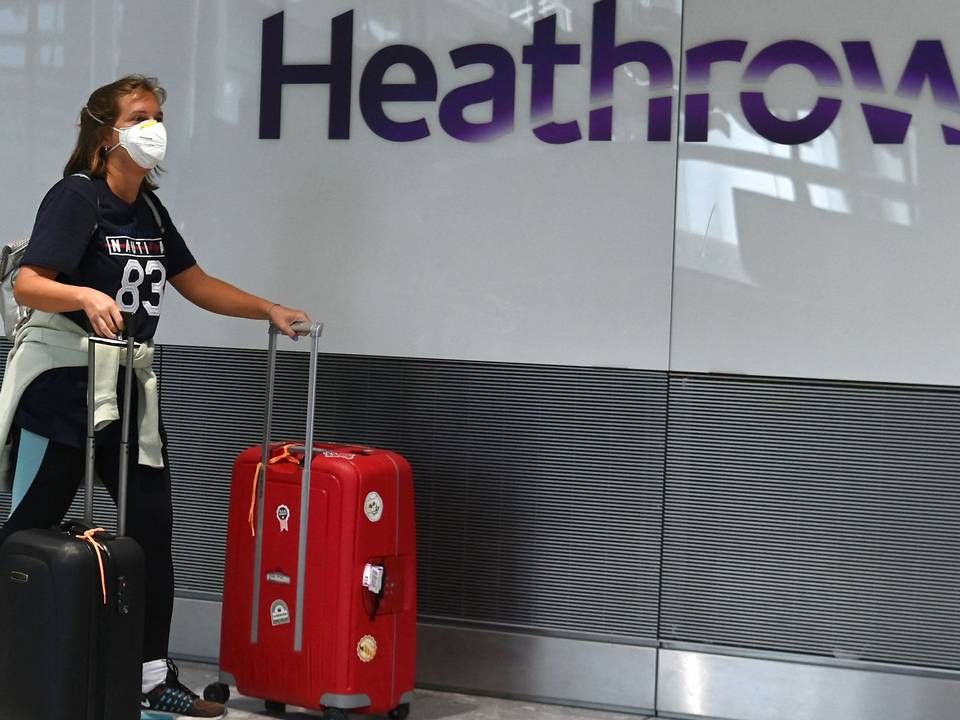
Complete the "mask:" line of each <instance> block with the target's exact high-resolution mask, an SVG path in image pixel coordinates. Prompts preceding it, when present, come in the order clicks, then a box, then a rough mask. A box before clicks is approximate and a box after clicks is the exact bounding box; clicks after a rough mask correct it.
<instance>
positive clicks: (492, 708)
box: [179, 663, 642, 720]
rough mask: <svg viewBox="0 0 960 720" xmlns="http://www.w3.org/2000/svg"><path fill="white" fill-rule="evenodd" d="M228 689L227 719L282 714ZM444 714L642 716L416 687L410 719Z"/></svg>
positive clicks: (609, 719) (555, 718)
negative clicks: (230, 694)
mask: <svg viewBox="0 0 960 720" xmlns="http://www.w3.org/2000/svg"><path fill="white" fill-rule="evenodd" d="M179 665H180V678H181V680H183V681H184V683H185V684H186V685H187V686H188V687H190V688H192V689H193V690H195V691H196V692H203V688H204V687H205V686H206V685H207V683H210V682H213V681H214V680H215V679H216V677H217V673H216V669H215V668H213V667H210V666H208V665H197V664H194V663H179ZM231 692H232V693H233V695H232V698H231V700H230V703H229V705H228V707H229V708H230V712H229V713H228V714H227V717H228V718H229V719H230V720H251V719H255V718H277V717H281V716H277V715H269V714H267V713H266V712H265V711H264V709H263V702H261V701H260V700H254V699H253V698H245V697H237V695H236V688H233V690H232V691H231ZM288 710H289V712H288V713H287V714H286V715H284V716H282V717H286V718H317V717H319V715H320V714H319V713H317V712H310V711H306V710H301V709H299V708H289V709H288ZM444 718H457V720H577V719H579V718H583V719H584V720H642V718H640V717H639V716H637V715H621V714H618V713H608V712H599V711H594V710H580V709H577V708H566V707H558V706H556V705H538V704H536V703H530V702H519V701H514V700H498V699H494V698H485V697H474V696H471V695H457V694H454V693H441V692H433V691H430V690H418V691H417V693H416V696H415V697H414V701H413V703H412V704H411V710H410V720H443V719H444Z"/></svg>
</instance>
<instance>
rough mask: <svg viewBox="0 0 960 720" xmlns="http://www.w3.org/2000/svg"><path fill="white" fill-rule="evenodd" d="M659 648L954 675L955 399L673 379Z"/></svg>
mask: <svg viewBox="0 0 960 720" xmlns="http://www.w3.org/2000/svg"><path fill="white" fill-rule="evenodd" d="M669 438H670V440H669V450H668V460H667V481H666V491H665V513H666V518H665V532H664V566H663V569H664V575H663V608H662V624H661V629H660V636H661V637H662V638H664V639H671V640H680V641H691V642H698V643H715V644H719V645H728V646H741V647H751V648H760V649H769V650H785V651H792V652H801V653H808V654H814V655H824V656H835V657H841V658H850V659H864V660H877V661H887V662H897V663H906V664H916V665H928V666H936V667H942V668H960V470H958V468H960V389H958V388H947V389H944V388H923V387H902V386H887V385H866V384H863V385H860V384H850V383H834V382H825V381H824V382H819V381H786V380H769V379H759V378H757V379H750V378H742V377H739V378H738V377H715V376H714V377H710V376H683V377H681V376H675V377H672V378H671V381H670V413H669Z"/></svg>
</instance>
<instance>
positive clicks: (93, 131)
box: [63, 75, 167, 190]
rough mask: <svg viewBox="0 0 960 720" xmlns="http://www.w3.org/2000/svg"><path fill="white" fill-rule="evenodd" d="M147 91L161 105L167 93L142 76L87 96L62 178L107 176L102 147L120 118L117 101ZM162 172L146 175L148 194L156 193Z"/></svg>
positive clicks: (118, 82)
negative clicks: (84, 175) (77, 131)
mask: <svg viewBox="0 0 960 720" xmlns="http://www.w3.org/2000/svg"><path fill="white" fill-rule="evenodd" d="M143 91H149V92H152V93H153V94H154V95H156V96H157V102H159V103H160V104H161V105H162V104H163V102H164V100H166V99H167V91H166V90H164V89H163V88H162V87H160V85H158V84H157V79H156V78H152V77H145V76H143V75H127V76H126V77H122V78H120V79H119V80H117V81H115V82H112V83H110V84H109V85H104V86H103V87H99V88H97V89H96V90H94V91H93V92H92V93H90V99H89V100H87V104H86V106H85V107H84V108H82V109H81V110H80V124H79V128H80V131H79V133H78V134H77V145H76V147H75V148H74V149H73V154H71V155H70V159H69V160H68V161H67V166H66V167H65V168H64V169H63V176H64V177H67V176H68V175H73V174H74V173H85V174H87V175H91V176H96V177H103V176H105V175H106V173H107V156H106V153H105V152H104V151H103V143H104V142H105V141H106V139H107V138H108V137H109V135H110V133H111V131H112V130H113V127H114V126H115V125H116V124H117V117H118V116H119V115H120V98H122V97H123V96H125V95H129V94H131V93H135V92H143ZM161 172H163V170H162V169H161V168H160V167H159V166H158V167H157V168H155V169H154V170H151V171H150V172H149V173H147V176H146V177H145V178H144V179H143V186H144V187H145V188H147V189H149V190H156V189H157V174H158V173H161Z"/></svg>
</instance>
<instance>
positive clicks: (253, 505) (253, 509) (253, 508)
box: [247, 443, 300, 537]
mask: <svg viewBox="0 0 960 720" xmlns="http://www.w3.org/2000/svg"><path fill="white" fill-rule="evenodd" d="M296 446H297V443H288V444H286V445H284V446H283V453H281V454H280V455H277V456H276V457H275V458H270V460H269V463H270V464H271V465H273V464H275V463H278V462H282V461H284V460H286V461H287V462H292V463H293V464H294V465H299V464H300V458H298V457H297V456H296V455H294V454H293V453H292V452H290V448H292V447H296ZM262 469H263V463H262V462H258V463H257V469H256V470H255V471H254V473H253V488H252V490H251V491H250V512H249V513H248V514H247V522H249V523H250V536H251V537H256V536H257V527H256V525H255V524H254V517H256V514H257V488H258V487H259V485H260V471H261V470H262Z"/></svg>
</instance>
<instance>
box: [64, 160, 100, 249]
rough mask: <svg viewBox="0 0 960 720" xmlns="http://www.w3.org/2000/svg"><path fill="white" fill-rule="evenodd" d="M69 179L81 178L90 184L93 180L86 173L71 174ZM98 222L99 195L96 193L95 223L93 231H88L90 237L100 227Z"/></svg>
mask: <svg viewBox="0 0 960 720" xmlns="http://www.w3.org/2000/svg"><path fill="white" fill-rule="evenodd" d="M70 177H82V178H85V179H86V180H89V181H90V182H93V178H91V177H90V176H89V175H87V174H86V173H73V174H72V175H71V176H70ZM99 220H100V193H97V222H95V223H94V224H93V230H91V231H90V234H91V235H93V234H94V233H95V232H96V231H97V228H98V227H100V222H99Z"/></svg>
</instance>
